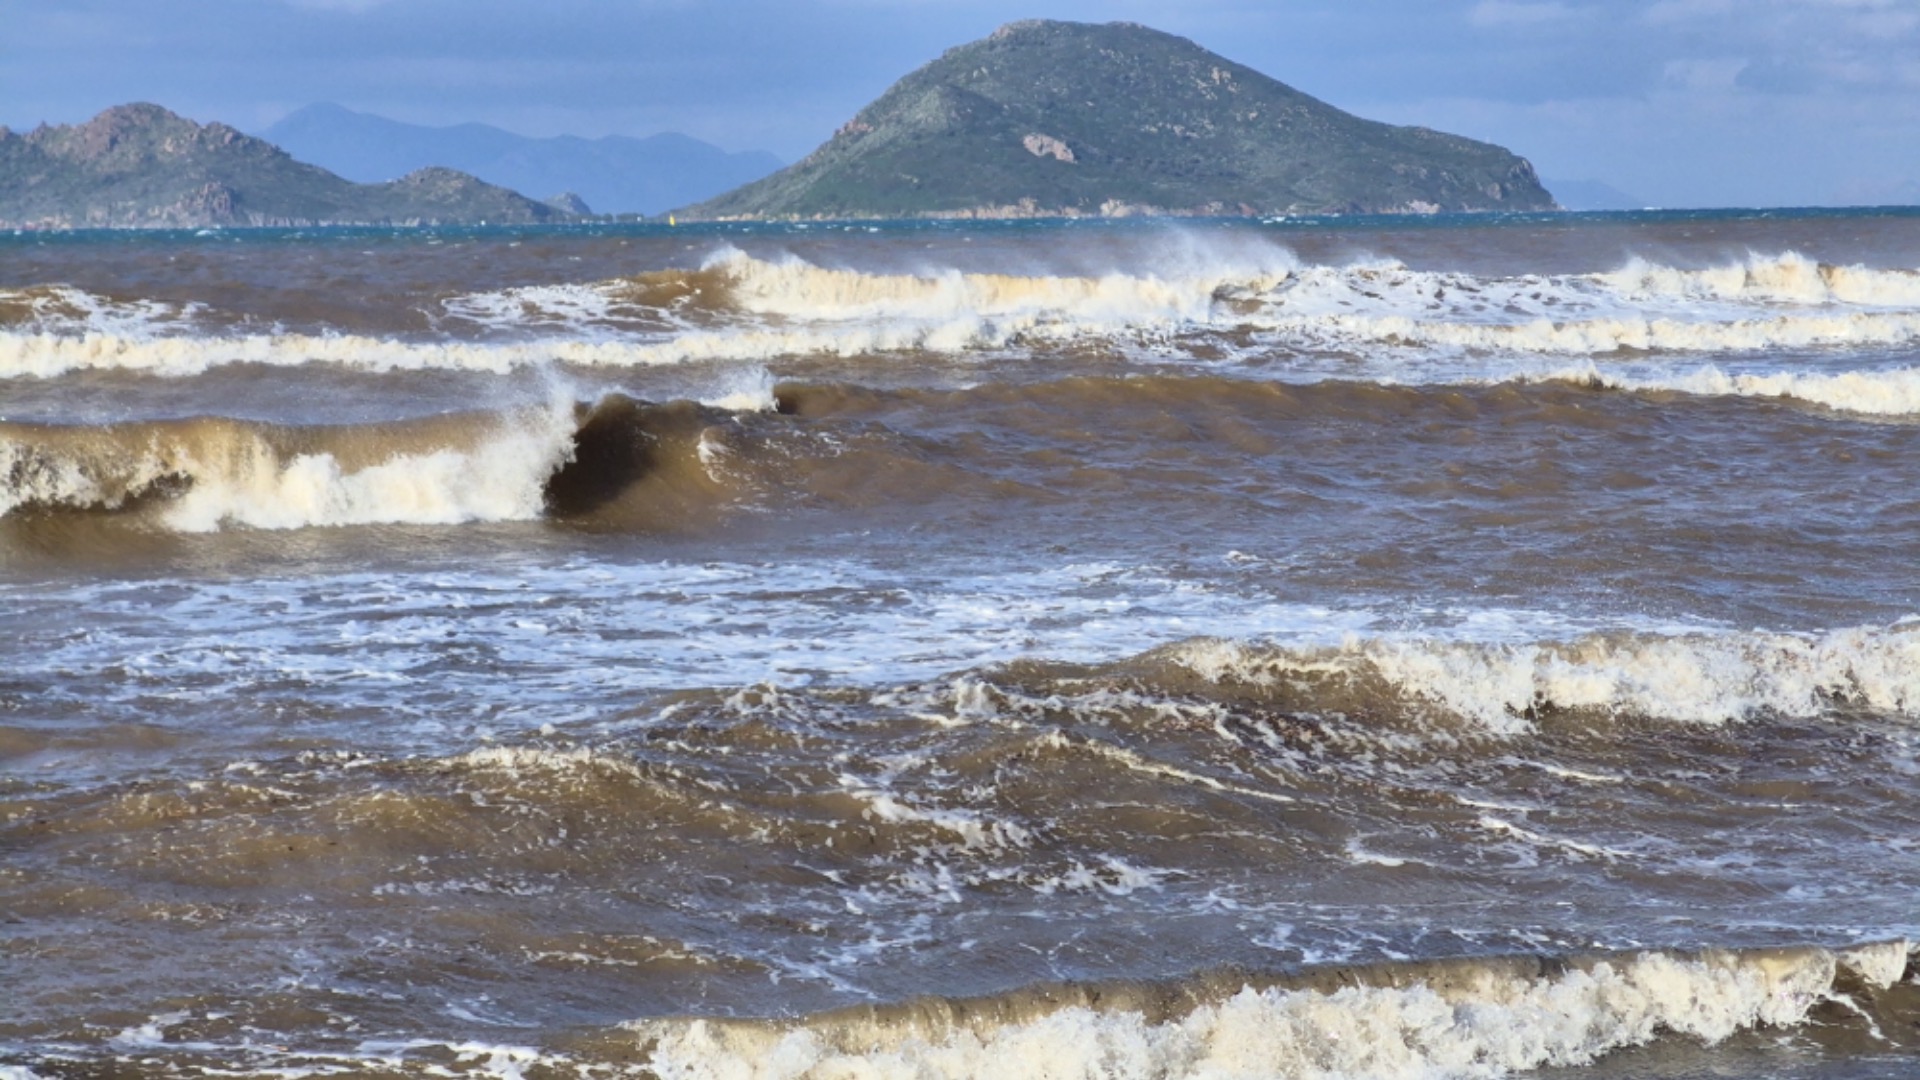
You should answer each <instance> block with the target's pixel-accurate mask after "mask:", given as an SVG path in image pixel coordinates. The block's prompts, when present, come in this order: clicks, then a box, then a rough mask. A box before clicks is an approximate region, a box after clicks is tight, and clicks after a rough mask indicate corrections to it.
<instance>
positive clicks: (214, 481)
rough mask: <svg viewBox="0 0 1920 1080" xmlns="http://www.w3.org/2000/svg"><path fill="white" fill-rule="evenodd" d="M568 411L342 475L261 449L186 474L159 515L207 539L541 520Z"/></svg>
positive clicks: (561, 453) (327, 460)
mask: <svg viewBox="0 0 1920 1080" xmlns="http://www.w3.org/2000/svg"><path fill="white" fill-rule="evenodd" d="M573 433H574V419H573V410H572V406H571V404H570V403H567V402H556V403H555V404H554V405H553V406H552V407H550V408H548V409H546V410H544V411H537V412H529V413H524V414H522V415H521V416H519V417H518V418H516V419H513V420H503V421H502V422H501V423H500V425H499V427H498V429H497V430H495V431H494V432H492V433H490V434H489V435H487V436H485V437H483V438H482V439H480V440H479V441H478V442H477V443H476V444H475V445H473V446H470V447H467V448H464V449H442V450H437V451H433V452H431V453H423V454H397V455H395V456H393V457H392V458H390V459H388V460H386V461H384V462H381V463H380V464H377V465H371V466H367V467H365V468H361V469H357V470H352V471H349V470H347V469H344V468H343V467H342V466H341V464H340V462H339V461H337V460H336V459H335V458H334V457H333V456H332V455H330V454H324V453H320V454H299V455H295V456H293V457H291V458H283V457H282V456H281V455H280V454H278V453H277V452H275V451H274V450H272V449H271V448H270V447H268V446H267V445H266V444H265V443H264V442H261V441H250V442H246V443H244V444H243V445H240V446H236V447H234V448H233V449H232V450H231V452H230V453H229V454H228V455H226V456H225V458H224V460H221V461H218V462H206V463H201V462H195V463H193V464H192V466H190V472H191V473H192V475H193V477H194V483H193V486H192V487H191V488H190V489H189V490H188V491H187V492H186V493H185V494H184V495H182V496H180V497H179V498H178V499H176V500H174V501H173V502H172V503H171V504H170V505H169V506H168V508H167V510H166V512H165V520H166V523H167V524H168V526H169V527H171V528H174V529H177V530H179V531H182V532H208V531H212V530H215V529H219V528H222V527H224V526H228V525H242V526H248V527H252V528H257V529H296V528H304V527H308V526H331V525H367V524H424V525H435V524H457V523H460V522H468V521H515V520H530V519H533V518H536V517H538V516H539V515H540V514H541V512H542V510H543V509H544V485H545V482H546V480H547V478H548V477H549V476H551V475H552V474H553V472H554V470H555V469H556V468H558V467H559V465H560V464H561V463H562V462H563V461H564V460H565V459H566V457H567V455H568V454H570V453H571V452H572V436H573Z"/></svg>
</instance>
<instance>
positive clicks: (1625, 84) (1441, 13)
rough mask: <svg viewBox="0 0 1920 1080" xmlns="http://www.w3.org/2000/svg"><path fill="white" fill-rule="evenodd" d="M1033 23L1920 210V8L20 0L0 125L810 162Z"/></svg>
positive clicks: (1767, 202) (1732, 190)
mask: <svg viewBox="0 0 1920 1080" xmlns="http://www.w3.org/2000/svg"><path fill="white" fill-rule="evenodd" d="M1019 18H1057V19H1074V20H1080V21H1088V22H1106V21H1113V20H1128V21H1133V22H1140V23H1145V24H1147V25H1149V26H1153V27H1156V28H1158V29H1161V30H1166V31H1169V32H1172V33H1176V34H1180V35H1182V36H1184V37H1188V38H1191V39H1193V40H1194V41H1196V42H1198V43H1199V44H1200V45H1202V46H1204V47H1206V48H1208V49H1211V50H1213V51H1214V52H1217V53H1220V54H1222V55H1224V56H1226V57H1228V58H1229V59H1232V60H1235V61H1238V62H1240V63H1242V64H1245V65H1247V66H1249V67H1252V68H1255V69H1257V70H1259V71H1262V72H1265V73H1266V74H1268V75H1271V76H1273V77H1274V78H1277V79H1279V80H1281V81H1282V82H1285V83H1288V84H1289V85H1292V86H1294V87H1296V88H1298V89H1300V90H1304V91H1306V92H1307V93H1309V94H1312V95H1314V96H1316V97H1318V98H1321V99H1322V100H1324V101H1327V102H1329V103H1331V104H1333V105H1336V106H1339V107H1340V108H1343V109H1346V110H1348V111H1350V112H1354V113H1358V114H1359V115H1361V116H1365V117H1369V118H1371V119H1376V120H1385V121H1389V122H1392V123H1400V124H1419V125H1423V126H1426V127H1431V128H1437V129H1440V130H1443V131H1450V132H1454V133H1457V134H1461V135H1467V136H1470V137H1473V138H1477V139H1484V140H1487V141H1490V142H1496V143H1499V144H1501V145H1502V146H1505V147H1507V148H1509V149H1511V150H1513V151H1515V152H1516V153H1519V154H1521V155H1523V156H1525V157H1527V158H1529V159H1530V160H1531V161H1532V162H1533V163H1534V165H1535V167H1536V168H1537V169H1538V170H1539V172H1540V174H1541V175H1542V176H1543V177H1546V178H1547V179H1549V180H1562V181H1597V182H1600V183H1604V184H1607V185H1610V186H1612V187H1613V188H1616V189H1618V190H1620V191H1622V192H1625V193H1628V194H1630V195H1632V196H1633V197H1634V198H1635V199H1636V200H1637V201H1638V202H1640V203H1642V204H1644V205H1649V206H1665V207H1690V206H1808V205H1847V204H1873V203H1888V202H1902V203H1920V0H1265V2H1261V0H1180V2H1179V3H1177V4H1176V3H1168V2H1166V0H1159V2H1154V3H1144V2H1135V0H514V2H509V0H0V26H4V27H5V30H4V32H0V124H4V125H7V126H10V127H13V128H15V129H26V128H31V127H33V126H35V125H37V124H39V123H42V122H47V123H75V122H79V121H83V120H85V119H87V118H88V117H89V116H91V115H93V114H94V113H96V112H98V111H99V110H101V109H103V108H106V107H108V106H110V105H115V104H121V103H124V102H129V101H151V102H155V103H157V104H160V105H164V106H166V107H168V108H170V109H173V110H174V111H176V112H179V113H181V114H183V115H186V116H189V117H192V118H193V119H196V120H200V121H203V122H204V121H212V120H220V121H224V122H226V123H229V124H232V125H233V126H235V127H238V128H240V129H242V130H245V131H258V130H260V129H263V128H265V127H267V126H268V125H270V124H271V123H272V122H273V121H275V120H277V119H279V118H280V117H281V116H284V115H285V114H287V113H288V112H291V111H292V110H294V109H297V108H299V107H301V106H303V105H307V104H311V103H314V102H321V101H330V102H335V103H338V104H341V105H345V106H347V107H349V108H352V109H357V110H360V111H363V112H371V113H376V114H379V115H381V116H386V117H390V118H392V119H396V120H404V121H408V122H411V123H418V124H434V125H444V124H455V123H462V122H466V121H480V122H483V123H489V124H494V125H496V126H499V127H503V128H506V129H508V130H510V131H515V132H519V133H521V134H525V135H560V134H572V135H582V136H589V137H592V136H600V135H612V134H623V135H635V136H645V135H651V134H654V133H656V132H661V131H680V132H684V133H686V134H689V135H693V136H695V137H697V138H701V139H705V140H706V141H708V142H711V143H715V144H717V145H719V146H721V147H724V148H726V149H728V150H749V149H763V150H770V151H772V152H773V153H775V154H777V155H779V156H780V157H781V158H782V159H784V160H789V161H791V160H795V159H798V158H799V157H802V156H804V155H805V154H806V153H807V152H808V151H809V150H811V149H812V148H813V147H814V146H816V145H818V144H819V143H820V142H822V141H823V140H825V139H826V138H827V137H828V136H829V135H830V134H832V132H833V130H834V129H835V128H836V127H838V126H839V125H840V124H841V123H843V122H845V121H846V120H847V119H848V118H850V117H851V116H852V115H853V114H854V113H855V112H857V111H858V110H859V109H860V108H861V107H862V106H863V105H865V104H866V103H867V102H869V101H871V100H872V99H873V98H875V97H878V96H879V95H880V93H881V92H882V91H884V90H885V89H886V88H887V87H888V86H889V85H891V84H892V83H893V81H894V80H896V79H898V78H899V77H901V76H902V75H905V74H906V73H907V72H909V71H911V70H912V69H914V68H916V67H918V66H920V65H921V64H924V63H926V62H927V61H929V60H931V59H933V58H935V57H937V56H938V55H939V54H940V53H941V52H942V51H943V50H945V49H946V48H949V47H951V46H954V45H958V44H961V43H963V42H966V41H970V40H973V39H975V38H978V37H982V36H984V35H986V34H987V33H990V32H991V31H992V30H993V28H994V27H996V26H998V25H1000V24H1001V23H1004V22H1008V21H1011V20H1013V19H1019Z"/></svg>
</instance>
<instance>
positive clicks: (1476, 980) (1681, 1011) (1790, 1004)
mask: <svg viewBox="0 0 1920 1080" xmlns="http://www.w3.org/2000/svg"><path fill="white" fill-rule="evenodd" d="M1876 950H1877V952H1876V956H1875V964H1876V965H1877V966H1873V967H1872V976H1870V977H1872V978H1874V979H1876V981H1877V983H1878V985H1881V986H1884V985H1886V981H1885V980H1884V979H1883V978H1880V976H1883V975H1884V974H1885V972H1887V971H1892V970H1894V969H1895V965H1896V964H1898V965H1902V966H1903V965H1904V963H1905V959H1906V946H1905V944H1904V943H1892V944H1888V945H1884V946H1878V947H1876ZM1882 952H1883V953H1886V954H1887V956H1886V957H1885V958H1881V957H1879V956H1878V955H1877V953H1882ZM1840 962H1841V961H1840V958H1838V957H1836V956H1835V955H1834V954H1832V953H1829V952H1825V951H1822V950H1816V949H1805V950H1793V951H1781V952H1769V953H1762V952H1755V953H1745V954H1726V953H1722V954H1709V955H1707V956H1705V957H1702V958H1698V959H1688V958H1680V957H1674V956H1669V955H1665V954H1660V953H1647V954H1642V955H1639V956H1635V957H1630V958H1623V959H1620V960H1615V961H1603V962H1599V963H1595V964H1592V965H1591V966H1580V967H1576V968H1573V969H1571V970H1569V971H1567V972H1565V973H1563V974H1561V975H1558V976H1555V977H1551V978H1525V977H1520V976H1518V975H1513V974H1505V973H1502V972H1500V971H1498V969H1494V968H1489V969H1488V970H1487V971H1485V972H1483V973H1481V974H1479V975H1478V976H1477V977H1473V978H1465V977H1463V978H1461V979H1458V980H1455V981H1453V982H1452V983H1451V984H1449V985H1446V986H1445V987H1443V988H1436V987H1430V986H1427V985H1424V984H1415V985H1412V986H1409V987H1406V988H1373V987H1347V988H1344V989H1340V990H1337V991H1335V992H1332V993H1321V992H1317V991H1313V990H1287V989H1268V990H1264V991H1262V990H1255V989H1252V988H1248V989H1244V990H1242V991H1241V992H1240V993H1238V994H1236V995H1234V996H1232V997H1231V998H1229V999H1227V1000H1225V1001H1222V1002H1220V1003H1218V1004H1213V1005H1204V1006H1201V1007H1200V1008H1197V1009H1195V1010H1194V1011H1192V1012H1191V1013H1189V1014H1187V1015H1185V1016H1180V1017H1175V1018H1172V1019H1169V1020H1166V1021H1164V1022H1158V1023H1156V1022H1152V1021H1149V1020H1148V1019H1146V1018H1145V1017H1143V1016H1142V1015H1141V1014H1139V1013H1134V1012H1124V1011H1122V1012H1107V1011H1098V1010H1094V1009H1090V1008H1086V1007H1083V1006H1073V1007H1068V1008H1063V1009H1060V1010H1058V1011H1055V1012H1051V1013H1047V1014H1045V1015H1041V1016H1038V1017H1036V1018H1034V1019H1030V1020H1025V1021H1020V1022H1012V1023H995V1022H993V1021H992V1020H989V1019H984V1018H988V1017H993V1016H995V1015H996V1013H995V1011H994V1010H991V1009H986V1010H979V1011H977V1012H976V1013H975V1015H977V1016H980V1017H982V1018H983V1019H981V1020H978V1021H975V1022H973V1023H970V1024H968V1023H964V1022H963V1024H962V1025H957V1026H954V1027H951V1028H946V1026H945V1025H937V1026H932V1027H931V1029H930V1028H929V1026H924V1025H920V1024H898V1025H884V1024H873V1023H860V1022H858V1021H848V1022H842V1023H837V1024H836V1023H834V1022H832V1021H829V1022H828V1023H827V1024H825V1025H819V1026H814V1025H808V1024H805V1023H801V1024H798V1025H794V1026H791V1027H785V1028H783V1027H775V1026H771V1025H752V1024H729V1023H726V1022H723V1021H701V1020H694V1021H642V1022H636V1023H633V1024H631V1025H629V1026H630V1027H632V1028H633V1029H634V1030H635V1032H636V1034H637V1035H638V1036H639V1037H641V1038H643V1039H650V1040H653V1050H652V1060H651V1061H650V1063H649V1064H650V1066H651V1067H652V1068H653V1069H654V1070H655V1071H656V1072H657V1073H658V1074H659V1075H660V1076H661V1077H663V1078H668V1080H706V1078H716V1080H717V1078H720V1077H727V1078H738V1080H749V1078H751V1080H776V1078H779V1080H788V1078H794V1080H798V1078H803V1077H828V1076H853V1075H858V1076H864V1077H873V1078H876V1080H878V1078H886V1077H903V1078H904V1077H913V1078H916V1080H925V1078H936V1077H964V1076H983V1075H991V1074H993V1073H994V1072H996V1071H1001V1070H1004V1067H1005V1064H1006V1063H1007V1062H1013V1061H1017V1062H1020V1063H1021V1068H1022V1070H1023V1071H1024V1072H1026V1073H1029V1074H1032V1075H1046V1076H1096V1075H1097V1076H1107V1077H1125V1078H1140V1080H1145V1078H1148V1077H1155V1078H1183V1077H1208V1078H1215V1080H1225V1078H1229V1077H1249V1078H1251V1077H1271V1076H1298V1077H1328V1078H1330V1077H1342V1076H1369V1077H1389V1078H1409V1080H1412V1078H1423V1080H1424V1078H1441V1077H1497V1076H1504V1075H1507V1074H1510V1073H1513V1072H1518V1071H1522V1070H1526V1069H1533V1068H1539V1067H1543V1066H1568V1065H1583V1064H1587V1063H1590V1062H1592V1061H1594V1060H1595V1059H1597V1058H1599V1057H1601V1056H1602V1055H1604V1054H1606V1053H1608V1052H1610V1051H1613V1050H1617V1049H1620V1048H1622V1047H1628V1046H1635V1045H1640V1044H1644V1043H1646V1042H1649V1041H1651V1040H1652V1039H1654V1038H1655V1037H1656V1036H1657V1035H1659V1034H1661V1033H1663V1032H1672V1033H1676V1034H1680V1035H1686V1036H1692V1037H1695V1038H1699V1039H1703V1040H1706V1041H1709V1042H1717V1041H1720V1040H1723V1039H1725V1038H1727V1037H1728V1036H1730V1035H1732V1034H1734V1033H1735V1032H1738V1031H1740V1030H1742V1029H1745V1028H1749V1027H1753V1026H1755V1025H1758V1024H1772V1025H1792V1024H1797V1023H1799V1022H1801V1021H1803V1020H1804V1019H1805V1018H1806V1014H1807V1011H1808V1009H1809V1008H1811V1007H1812V1006H1813V1005H1814V1004H1815V1003H1816V1002H1818V1001H1820V1000H1822V999H1823V998H1824V997H1826V996H1827V995H1828V994H1829V992H1830V987H1831V986H1832V983H1833V979H1834V976H1835V973H1836V971H1837V969H1838V967H1839V965H1840ZM943 1028H945V1029H944V1030H943Z"/></svg>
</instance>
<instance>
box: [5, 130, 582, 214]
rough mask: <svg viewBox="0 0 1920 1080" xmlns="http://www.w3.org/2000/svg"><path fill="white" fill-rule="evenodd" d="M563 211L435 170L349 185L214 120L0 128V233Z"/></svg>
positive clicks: (318, 168) (427, 169) (470, 179)
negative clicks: (4, 229) (19, 130)
mask: <svg viewBox="0 0 1920 1080" xmlns="http://www.w3.org/2000/svg"><path fill="white" fill-rule="evenodd" d="M571 216H572V215H571V214H570V213H568V212H567V211H565V210H563V209H561V208H558V207H554V206H549V205H547V204H544V203H538V202H535V201H533V200H532V199H528V198H526V197H525V196H522V195H520V194H518V193H516V192H512V191H508V190H506V189H505V188H501V187H496V186H494V185H492V184H488V183H484V182H482V181H480V180H476V179H475V178H473V177H471V176H468V175H467V174H465V173H461V172H455V171H454V170H452V169H446V168H437V167H436V168H423V169H416V170H413V171H411V172H408V173H407V174H406V175H404V176H401V177H399V178H398V179H392V180H388V181H387V182H385V183H379V184H356V183H353V182H351V181H348V180H344V179H342V178H340V177H338V176H335V175H334V174H333V173H330V172H328V171H327V170H325V169H322V168H320V167H319V166H317V165H309V164H305V163H303V162H299V161H295V160H294V159H293V158H292V157H291V156H289V155H288V154H287V153H286V152H285V151H284V150H281V149H280V148H279V147H276V146H274V145H272V144H271V143H268V142H265V141H262V140H260V139H256V138H254V137H252V136H251V135H244V134H242V133H240V132H239V131H236V130H234V129H233V128H231V127H228V126H227V125H225V124H197V123H195V122H193V121H192V120H188V119H186V118H184V117H181V116H176V115H174V114H173V113H171V112H168V111H167V110H166V109H163V108H161V107H160V106H158V105H147V104H134V105H119V106H115V107H114V108H111V109H108V110H106V111H105V112H102V113H101V114H100V115H98V116H96V117H94V118H93V119H92V120H89V121H87V122H86V123H84V124H75V125H47V124H42V125H41V126H39V127H37V128H35V129H34V130H32V131H30V132H26V133H25V134H19V133H15V132H12V131H9V130H8V129H6V128H4V127H0V226H5V227H8V228H37V229H73V228H199V227H204V226H229V225H235V226H259V225H344V224H410V225H417V224H449V223H455V222H460V223H468V222H487V223H494V224H533V223H538V222H545V221H564V220H568V219H569V218H570V217H571Z"/></svg>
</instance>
